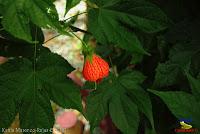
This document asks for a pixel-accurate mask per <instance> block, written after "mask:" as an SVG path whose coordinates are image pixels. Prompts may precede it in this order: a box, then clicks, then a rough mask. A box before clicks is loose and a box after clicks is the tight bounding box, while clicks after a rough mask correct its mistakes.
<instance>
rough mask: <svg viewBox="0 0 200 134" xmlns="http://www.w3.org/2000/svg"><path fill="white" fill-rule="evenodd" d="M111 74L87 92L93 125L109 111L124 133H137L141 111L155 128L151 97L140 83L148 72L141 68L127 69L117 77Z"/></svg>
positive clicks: (87, 111) (89, 114) (88, 113)
mask: <svg viewBox="0 0 200 134" xmlns="http://www.w3.org/2000/svg"><path fill="white" fill-rule="evenodd" d="M111 76H112V74H111V75H110V77H108V78H107V79H105V80H104V81H103V82H101V83H99V84H98V85H97V90H95V91H92V93H91V94H90V95H89V96H88V99H87V104H86V109H87V110H86V115H87V116H88V119H89V121H90V124H91V126H92V129H93V128H94V127H95V126H97V125H98V124H99V122H100V121H101V120H102V119H103V117H104V116H105V114H106V113H108V114H109V115H110V116H111V118H112V120H113V122H114V124H115V125H116V126H117V127H118V128H119V129H120V130H121V131H122V132H123V133H127V134H129V133H137V130H138V123H139V114H138V111H139V112H142V113H144V114H145V115H146V116H147V118H149V120H150V122H151V125H152V128H153V129H154V123H153V116H152V106H151V100H150V98H149V96H148V94H147V93H146V92H145V91H144V90H143V89H142V88H141V87H140V84H141V83H142V82H143V81H144V79H145V76H144V75H142V73H140V72H138V71H125V72H123V73H122V74H120V76H119V77H118V78H116V77H111ZM116 111H117V112H116Z"/></svg>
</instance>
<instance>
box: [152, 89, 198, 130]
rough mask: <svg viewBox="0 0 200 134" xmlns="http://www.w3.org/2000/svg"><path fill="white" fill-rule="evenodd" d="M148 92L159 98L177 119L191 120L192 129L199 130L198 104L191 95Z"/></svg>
mask: <svg viewBox="0 0 200 134" xmlns="http://www.w3.org/2000/svg"><path fill="white" fill-rule="evenodd" d="M149 91H150V92H151V93H153V94H155V95H157V96H159V97H160V98H161V99H162V100H163V101H164V103H165V104H166V105H167V106H168V108H169V109H170V111H171V112H172V113H173V114H174V115H175V116H176V117H177V118H178V119H192V122H191V124H193V125H194V126H193V127H197V128H200V121H199V119H200V112H199V107H200V103H199V102H197V100H196V99H195V97H194V96H193V95H191V94H188V93H185V92H182V91H167V92H161V91H155V90H149Z"/></svg>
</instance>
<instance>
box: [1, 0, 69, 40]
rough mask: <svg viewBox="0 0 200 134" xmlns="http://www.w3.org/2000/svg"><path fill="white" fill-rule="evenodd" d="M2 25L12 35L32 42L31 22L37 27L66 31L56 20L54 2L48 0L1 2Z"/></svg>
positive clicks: (10, 0)
mask: <svg viewBox="0 0 200 134" xmlns="http://www.w3.org/2000/svg"><path fill="white" fill-rule="evenodd" d="M3 10H5V11H4V12H3V20H2V25H3V27H4V28H5V30H6V31H8V32H10V34H12V35H13V36H15V37H17V38H19V39H23V40H25V41H27V42H30V43H32V42H33V39H32V37H31V27H30V26H31V22H32V23H34V24H36V25H37V26H39V27H43V28H53V29H57V30H58V31H59V32H62V33H66V32H65V31H64V30H63V29H62V27H61V25H60V23H59V20H58V14H57V11H56V8H55V6H54V4H53V3H52V2H51V1H49V0H42V1H40V0H28V1H27V0H14V1H12V0H8V1H7V2H6V3H5V4H3Z"/></svg>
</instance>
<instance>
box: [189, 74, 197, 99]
mask: <svg viewBox="0 0 200 134" xmlns="http://www.w3.org/2000/svg"><path fill="white" fill-rule="evenodd" d="M186 75H187V78H188V81H189V82H190V87H191V89H192V93H193V94H194V96H195V97H196V99H197V100H199V96H200V80H198V79H195V78H194V77H192V76H191V75H190V74H189V73H186Z"/></svg>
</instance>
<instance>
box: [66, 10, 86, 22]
mask: <svg viewBox="0 0 200 134" xmlns="http://www.w3.org/2000/svg"><path fill="white" fill-rule="evenodd" d="M85 13H87V12H82V13H78V14H76V15H73V16H71V17H69V18H67V19H65V20H63V21H67V20H69V19H71V18H73V17H76V16H79V15H81V14H85Z"/></svg>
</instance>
